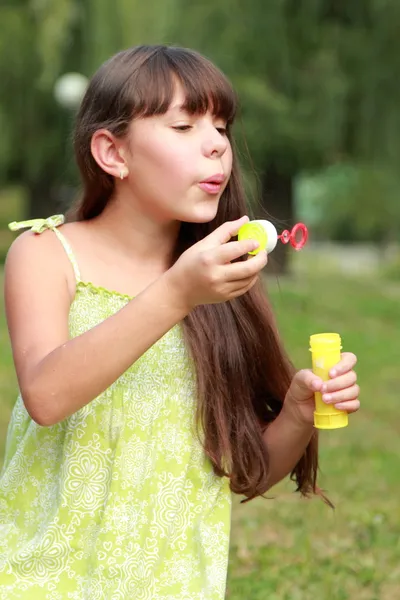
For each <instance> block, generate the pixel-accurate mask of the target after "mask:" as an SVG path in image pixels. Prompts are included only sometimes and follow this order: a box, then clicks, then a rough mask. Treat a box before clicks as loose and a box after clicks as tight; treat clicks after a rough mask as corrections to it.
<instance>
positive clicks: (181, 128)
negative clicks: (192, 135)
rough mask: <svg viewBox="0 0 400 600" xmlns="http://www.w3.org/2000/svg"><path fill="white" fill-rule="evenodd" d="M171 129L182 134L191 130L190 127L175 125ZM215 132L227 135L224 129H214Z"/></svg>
mask: <svg viewBox="0 0 400 600" xmlns="http://www.w3.org/2000/svg"><path fill="white" fill-rule="evenodd" d="M173 129H175V130H176V131H181V132H182V133H183V132H185V131H189V130H190V129H192V125H177V126H176V127H173ZM216 130H217V131H218V132H219V133H220V134H221V135H226V134H227V129H226V128H225V127H216Z"/></svg>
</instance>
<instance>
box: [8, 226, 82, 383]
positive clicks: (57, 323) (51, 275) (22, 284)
mask: <svg viewBox="0 0 400 600" xmlns="http://www.w3.org/2000/svg"><path fill="white" fill-rule="evenodd" d="M68 262H69V259H68V257H67V255H66V253H65V251H64V249H63V247H62V245H61V243H60V241H59V240H58V239H57V236H56V235H55V234H54V232H52V231H45V232H43V233H41V234H35V233H32V232H30V231H28V232H25V233H22V234H21V235H20V236H18V238H17V239H16V240H15V241H14V242H13V244H12V245H11V247H10V250H9V252H8V255H7V259H6V264H5V279H4V299H5V312H6V318H7V325H8V330H9V334H10V340H11V346H12V351H13V357H14V363H15V367H16V372H17V377H18V381H19V385H20V388H21V389H22V387H23V382H24V381H25V377H26V374H27V373H29V372H30V371H31V369H32V368H34V366H35V365H37V364H38V363H39V362H40V361H41V360H42V359H43V358H44V357H45V356H46V355H47V354H48V353H49V352H51V351H52V350H54V349H55V348H57V347H58V346H60V345H61V344H63V343H65V342H66V341H67V340H68V339H69V331H68V316H69V310H70V306H71V294H70V290H69V287H68V277H67V270H68V269H69V268H70V266H69V264H68ZM21 386H22V387H21Z"/></svg>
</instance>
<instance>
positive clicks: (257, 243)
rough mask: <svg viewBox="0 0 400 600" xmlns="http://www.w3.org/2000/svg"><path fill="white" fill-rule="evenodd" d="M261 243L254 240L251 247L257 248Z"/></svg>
mask: <svg viewBox="0 0 400 600" xmlns="http://www.w3.org/2000/svg"><path fill="white" fill-rule="evenodd" d="M259 245H260V244H259V242H256V241H254V242H252V243H251V249H252V250H255V249H256V248H258V247H259Z"/></svg>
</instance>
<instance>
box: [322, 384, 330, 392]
mask: <svg viewBox="0 0 400 600" xmlns="http://www.w3.org/2000/svg"><path fill="white" fill-rule="evenodd" d="M327 389H328V386H327V385H326V383H324V385H323V386H322V388H321V390H322V391H323V392H326V390H327Z"/></svg>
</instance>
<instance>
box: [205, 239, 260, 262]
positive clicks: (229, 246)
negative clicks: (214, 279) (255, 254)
mask: <svg viewBox="0 0 400 600" xmlns="http://www.w3.org/2000/svg"><path fill="white" fill-rule="evenodd" d="M259 245H260V244H259V243H258V242H256V241H255V240H241V241H240V242H228V243H226V244H222V245H221V246H218V248H217V249H216V250H215V259H216V262H218V263H220V264H227V263H230V262H231V261H232V260H235V259H236V258H239V257H240V256H244V255H245V254H248V253H249V252H251V251H252V250H255V249H256V248H258V247H259Z"/></svg>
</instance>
